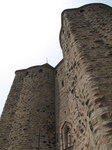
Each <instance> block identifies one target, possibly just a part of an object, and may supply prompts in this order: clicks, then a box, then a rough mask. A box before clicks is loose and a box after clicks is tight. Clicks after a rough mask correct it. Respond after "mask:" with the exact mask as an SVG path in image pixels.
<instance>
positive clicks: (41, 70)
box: [2, 64, 55, 150]
mask: <svg viewBox="0 0 112 150" xmlns="http://www.w3.org/2000/svg"><path fill="white" fill-rule="evenodd" d="M20 73H21V74H23V76H24V78H21V80H23V85H22V89H21V93H20V95H19V99H18V103H17V105H16V106H15V107H16V109H15V114H14V116H13V121H12V128H11V131H10V137H8V138H9V146H8V147H7V148H8V150H15V149H17V150H21V149H24V150H31V149H33V150H37V149H38V148H40V149H41V150H45V149H46V150H50V149H52V150H55V117H54V115H55V105H54V103H55V102H54V68H52V67H51V66H49V65H48V64H45V65H43V66H38V67H32V68H29V69H26V70H22V71H17V72H16V74H17V75H16V76H18V74H20ZM14 86H15V85H13V86H12V88H13V87H14ZM17 86H19V82H18V85H17ZM14 93H18V91H15V92H14ZM12 98H14V97H12ZM13 100H14V99H13ZM4 110H5V109H4ZM2 150H5V149H4V148H2Z"/></svg>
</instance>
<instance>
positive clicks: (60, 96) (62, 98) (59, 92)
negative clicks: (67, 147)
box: [55, 60, 70, 150]
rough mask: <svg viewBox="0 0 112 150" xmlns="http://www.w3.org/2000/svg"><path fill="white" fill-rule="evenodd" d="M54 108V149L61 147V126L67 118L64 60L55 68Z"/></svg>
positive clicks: (57, 149)
mask: <svg viewBox="0 0 112 150" xmlns="http://www.w3.org/2000/svg"><path fill="white" fill-rule="evenodd" d="M55 108H56V141H57V143H56V145H57V148H56V150H60V149H61V148H62V147H63V143H62V130H61V128H62V126H63V124H64V122H65V121H68V122H69V120H70V118H69V112H70V110H69V104H68V95H67V91H66V76H65V66H64V60H62V61H61V62H60V63H59V64H58V66H57V67H56V68H55Z"/></svg>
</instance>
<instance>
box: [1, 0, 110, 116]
mask: <svg viewBox="0 0 112 150" xmlns="http://www.w3.org/2000/svg"><path fill="white" fill-rule="evenodd" d="M77 1H78V2H77ZM77 1H76V0H0V71H1V72H0V114H1V112H2V109H3V106H4V103H5V100H6V99H7V96H8V93H9V90H10V87H11V85H12V82H13V79H14V76H15V71H16V70H19V69H25V68H28V67H31V66H35V65H41V64H44V63H46V58H48V62H49V64H51V65H52V66H54V67H55V66H56V65H57V64H58V62H59V61H60V60H61V59H62V51H61V48H60V45H59V32H60V28H61V12H62V11H63V10H64V9H68V8H76V7H80V6H82V5H84V4H88V3H94V2H100V3H105V4H108V5H110V6H112V0H96V1H95V0H77Z"/></svg>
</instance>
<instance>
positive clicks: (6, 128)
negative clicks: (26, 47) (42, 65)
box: [0, 72, 23, 150]
mask: <svg viewBox="0 0 112 150" xmlns="http://www.w3.org/2000/svg"><path fill="white" fill-rule="evenodd" d="M22 78H23V74H22V73H21V72H20V73H18V74H17V75H16V76H15V79H14V82H13V84H12V87H11V90H10V93H9V95H8V98H7V101H6V104H5V107H4V109H3V112H2V116H1V118H0V149H1V150H7V147H8V146H9V137H10V132H11V129H12V122H13V119H14V115H15V112H16V109H17V103H18V100H19V97H20V94H21V89H22V85H23V80H22Z"/></svg>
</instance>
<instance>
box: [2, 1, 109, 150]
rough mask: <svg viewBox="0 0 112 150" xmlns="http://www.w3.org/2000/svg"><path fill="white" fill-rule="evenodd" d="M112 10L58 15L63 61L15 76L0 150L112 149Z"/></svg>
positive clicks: (100, 6) (84, 9)
mask: <svg viewBox="0 0 112 150" xmlns="http://www.w3.org/2000/svg"><path fill="white" fill-rule="evenodd" d="M111 16H112V8H110V7H108V6H106V5H103V4H91V5H86V6H83V7H81V8H78V9H71V10H65V11H64V12H63V13H62V28H61V32H60V43H61V47H62V51H63V57H64V58H63V60H62V61H61V62H60V63H59V64H58V65H57V66H56V67H55V68H53V67H51V66H50V65H48V64H45V65H42V66H36V67H31V68H28V69H25V70H20V71H16V77H15V79H14V82H13V85H12V88H11V91H10V93H9V96H8V99H7V101H6V104H5V107H4V111H3V113H2V116H1V120H0V149H1V150H21V149H23V150H31V149H32V150H38V149H40V150H55V149H56V150H111V149H112V94H111V92H112V17H111Z"/></svg>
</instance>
